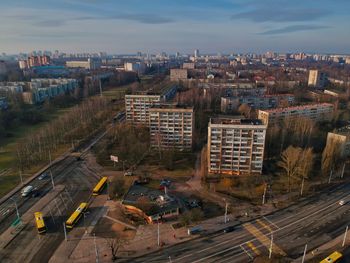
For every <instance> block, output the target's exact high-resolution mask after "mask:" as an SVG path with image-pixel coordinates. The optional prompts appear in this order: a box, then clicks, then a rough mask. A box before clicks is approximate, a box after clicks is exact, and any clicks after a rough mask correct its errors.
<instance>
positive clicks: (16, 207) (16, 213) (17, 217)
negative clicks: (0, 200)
mask: <svg viewBox="0 0 350 263" xmlns="http://www.w3.org/2000/svg"><path fill="white" fill-rule="evenodd" d="M10 199H11V200H12V201H13V202H14V203H15V208H16V214H17V218H18V219H19V212H18V206H17V202H16V200H15V199H13V197H11V198H10Z"/></svg>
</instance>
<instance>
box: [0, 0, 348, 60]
mask: <svg viewBox="0 0 350 263" xmlns="http://www.w3.org/2000/svg"><path fill="white" fill-rule="evenodd" d="M262 2H263V3H262ZM335 2H336V4H335ZM0 8H1V9H2V10H3V14H4V15H2V16H1V17H0V25H2V26H0V52H6V53H18V52H30V51H31V50H48V49H49V50H55V49H58V50H61V51H63V52H83V51H86V52H97V51H106V52H108V53H134V52H136V51H142V52H147V53H157V52H161V51H166V52H170V53H175V52H177V51H179V52H181V53H193V51H194V49H197V48H198V49H199V50H200V52H201V53H215V52H222V53H230V52H258V53H262V52H265V51H268V50H274V51H276V52H299V51H300V52H301V51H303V52H318V53H339V54H348V53H350V47H349V43H350V36H349V35H348V34H345V33H344V32H347V27H348V26H349V22H348V21H350V20H349V16H350V15H349V14H348V13H347V12H346V10H349V8H350V3H349V2H348V1H345V0H338V1H330V0H321V1H317V5H316V4H315V1H310V0H308V1H301V0H297V1H293V2H291V1H286V0H279V1H277V0H265V1H257V0H249V1H243V0H219V1H215V3H214V2H213V1H208V0H205V1H201V2H200V3H198V2H194V1H192V2H190V3H188V2H186V1H184V0H180V1H176V3H174V2H172V1H164V0H163V1H160V0H154V1H152V2H147V3H145V2H144V1H140V0H131V1H128V2H116V1H111V0H103V1H96V0H64V1H59V2H56V1H52V0H46V1H44V0H32V1H21V0H12V1H9V0H3V1H1V3H0ZM87 29H88V30H87Z"/></svg>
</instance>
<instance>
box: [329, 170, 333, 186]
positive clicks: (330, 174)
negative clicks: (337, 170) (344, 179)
mask: <svg viewBox="0 0 350 263" xmlns="http://www.w3.org/2000/svg"><path fill="white" fill-rule="evenodd" d="M332 174H333V169H331V172H330V173H329V178H328V183H329V184H330V183H331V179H332Z"/></svg>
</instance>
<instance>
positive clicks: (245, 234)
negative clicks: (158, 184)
mask: <svg viewBox="0 0 350 263" xmlns="http://www.w3.org/2000/svg"><path fill="white" fill-rule="evenodd" d="M349 192H350V184H346V185H343V186H338V187H336V188H334V189H332V190H329V191H328V192H325V193H323V194H321V195H317V196H313V197H310V198H307V199H305V200H303V201H301V202H299V203H298V204H295V205H292V206H290V207H288V208H286V209H282V210H279V211H277V212H275V213H273V214H270V215H268V216H265V217H261V218H259V219H256V220H253V221H251V222H248V223H245V224H241V225H239V226H237V228H236V230H235V231H233V232H231V233H223V232H222V231H220V232H218V233H214V234H209V235H207V236H205V235H203V237H200V238H197V239H194V240H191V241H187V242H184V243H181V244H178V245H175V246H172V247H168V248H164V249H162V250H161V251H158V252H154V253H151V254H148V255H145V256H143V257H139V258H135V259H133V260H132V261H130V259H128V260H124V261H123V260H120V262H152V263H156V262H170V261H171V262H174V263H175V262H181V263H185V262H191V263H197V262H220V263H221V262H223V263H224V262H250V261H252V260H253V259H254V258H255V257H257V256H258V255H268V254H269V248H270V245H271V235H273V246H272V251H273V253H274V254H275V253H276V254H280V255H283V257H284V258H286V259H288V258H289V259H296V258H299V257H300V256H302V254H303V250H304V247H305V244H307V245H308V249H307V250H308V251H312V250H313V249H315V248H316V247H318V246H320V245H322V244H324V243H326V242H327V241H330V240H332V239H334V238H335V237H337V236H339V235H341V234H342V233H343V232H344V231H345V227H346V225H347V224H348V222H349V220H350V204H349V203H348V204H346V205H343V206H340V205H339V204H338V202H339V200H340V199H344V200H346V201H350V196H349Z"/></svg>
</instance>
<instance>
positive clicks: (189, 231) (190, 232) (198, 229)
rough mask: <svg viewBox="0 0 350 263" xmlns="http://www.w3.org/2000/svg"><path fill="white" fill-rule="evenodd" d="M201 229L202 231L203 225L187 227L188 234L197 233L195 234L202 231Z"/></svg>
mask: <svg viewBox="0 0 350 263" xmlns="http://www.w3.org/2000/svg"><path fill="white" fill-rule="evenodd" d="M201 231H202V227H200V226H194V227H191V228H189V229H187V234H188V235H195V234H198V233H200V232H201Z"/></svg>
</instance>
